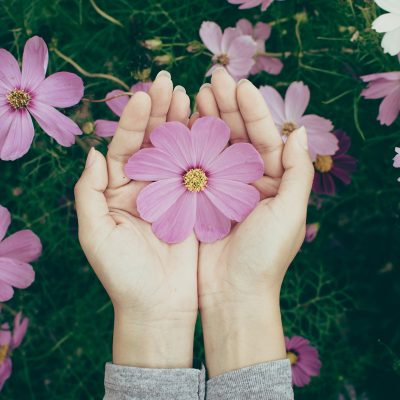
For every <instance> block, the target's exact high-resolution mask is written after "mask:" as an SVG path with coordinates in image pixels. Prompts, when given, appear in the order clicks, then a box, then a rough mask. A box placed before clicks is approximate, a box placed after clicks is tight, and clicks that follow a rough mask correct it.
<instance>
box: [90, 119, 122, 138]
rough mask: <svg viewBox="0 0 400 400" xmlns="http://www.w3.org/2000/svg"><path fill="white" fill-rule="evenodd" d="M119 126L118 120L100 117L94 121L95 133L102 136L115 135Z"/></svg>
mask: <svg viewBox="0 0 400 400" xmlns="http://www.w3.org/2000/svg"><path fill="white" fill-rule="evenodd" d="M117 128H118V122H116V121H107V120H105V119H98V120H97V121H94V133H95V134H96V135H97V136H100V137H110V136H114V134H115V131H116V130H117Z"/></svg>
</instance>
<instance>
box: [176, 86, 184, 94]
mask: <svg viewBox="0 0 400 400" xmlns="http://www.w3.org/2000/svg"><path fill="white" fill-rule="evenodd" d="M174 92H182V93H186V89H185V88H184V87H183V86H181V85H177V86H175V88H174Z"/></svg>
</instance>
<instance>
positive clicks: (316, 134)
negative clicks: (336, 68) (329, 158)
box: [260, 82, 339, 161]
mask: <svg viewBox="0 0 400 400" xmlns="http://www.w3.org/2000/svg"><path fill="white" fill-rule="evenodd" d="M260 92H261V94H262V95H263V96H264V99H265V101H266V103H267V105H268V107H269V110H270V112H271V114H272V118H273V119H274V121H275V124H276V126H277V127H278V129H279V131H280V133H281V135H282V139H283V140H284V141H286V139H287V137H288V135H290V134H291V133H292V132H293V131H294V130H295V129H297V128H300V127H301V126H304V127H305V128H306V130H307V135H308V149H309V152H310V156H311V159H312V160H313V161H315V160H316V158H317V155H318V154H323V155H333V154H335V152H336V151H337V150H338V148H339V146H338V139H337V137H336V136H335V135H334V134H333V133H332V129H333V125H332V122H331V121H330V120H328V119H326V118H322V117H320V116H318V115H315V114H308V115H303V114H304V112H305V110H306V108H307V106H308V103H309V102H310V89H309V88H308V86H307V85H304V83H303V82H293V83H291V84H290V86H289V88H288V89H287V91H286V96H285V99H283V98H282V96H281V95H280V94H279V93H278V91H277V90H276V89H274V88H273V87H271V86H261V87H260Z"/></svg>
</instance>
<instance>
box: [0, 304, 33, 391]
mask: <svg viewBox="0 0 400 400" xmlns="http://www.w3.org/2000/svg"><path fill="white" fill-rule="evenodd" d="M28 323H29V320H28V318H22V314H21V313H20V312H19V313H18V314H17V315H16V316H15V318H14V329H13V331H12V332H11V331H10V326H9V325H8V323H5V324H2V325H1V327H0V391H1V389H2V388H3V386H4V383H5V381H6V380H7V379H8V378H9V377H10V376H11V372H12V361H11V353H12V351H13V350H15V349H16V348H17V347H19V346H20V344H21V342H22V340H23V338H24V337H25V334H26V330H27V329H28Z"/></svg>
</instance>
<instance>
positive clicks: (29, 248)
mask: <svg viewBox="0 0 400 400" xmlns="http://www.w3.org/2000/svg"><path fill="white" fill-rule="evenodd" d="M10 223H11V216H10V213H9V212H8V210H7V209H6V208H4V207H2V206H0V301H6V300H9V299H11V297H13V295H14V290H13V287H16V288H18V289H25V288H27V287H28V286H29V285H30V284H31V283H32V282H33V281H34V279H35V272H34V270H33V268H32V266H31V265H30V264H29V263H30V262H32V261H34V260H36V259H37V258H38V257H39V256H40V254H41V252H42V244H41V242H40V239H39V238H38V237H37V236H36V235H35V234H34V233H33V232H32V231H30V230H23V231H19V232H15V233H13V234H12V235H10V236H8V237H7V238H6V239H4V240H3V238H4V236H5V234H6V232H7V229H8V227H9V225H10Z"/></svg>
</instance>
